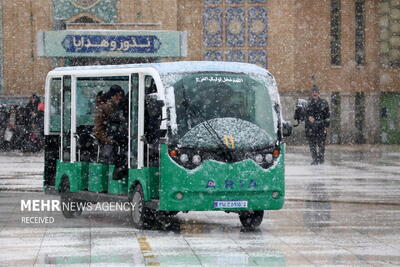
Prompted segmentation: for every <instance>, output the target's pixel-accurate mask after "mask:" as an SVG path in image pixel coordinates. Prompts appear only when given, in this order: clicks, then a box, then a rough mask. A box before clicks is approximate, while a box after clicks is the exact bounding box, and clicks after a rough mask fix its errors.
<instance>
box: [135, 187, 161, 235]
mask: <svg viewBox="0 0 400 267" xmlns="http://www.w3.org/2000/svg"><path fill="white" fill-rule="evenodd" d="M143 202H144V200H143V189H142V186H141V185H140V184H138V185H136V187H135V189H134V190H133V193H132V199H131V205H132V208H131V221H132V224H133V226H134V227H135V228H137V229H145V228H149V227H150V226H152V225H153V223H154V221H155V218H154V214H153V213H152V212H151V210H150V209H148V208H146V207H144V203H143Z"/></svg>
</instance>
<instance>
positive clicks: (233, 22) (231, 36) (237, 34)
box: [226, 7, 245, 46]
mask: <svg viewBox="0 0 400 267" xmlns="http://www.w3.org/2000/svg"><path fill="white" fill-rule="evenodd" d="M244 26H245V21H244V9H243V8H240V7H230V8H227V10H226V44H227V45H228V46H244V33H245V30H244Z"/></svg>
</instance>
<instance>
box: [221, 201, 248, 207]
mask: <svg viewBox="0 0 400 267" xmlns="http://www.w3.org/2000/svg"><path fill="white" fill-rule="evenodd" d="M214 208H215V209H235V208H247V200H220V201H214Z"/></svg>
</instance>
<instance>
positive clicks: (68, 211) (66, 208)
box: [60, 177, 82, 219]
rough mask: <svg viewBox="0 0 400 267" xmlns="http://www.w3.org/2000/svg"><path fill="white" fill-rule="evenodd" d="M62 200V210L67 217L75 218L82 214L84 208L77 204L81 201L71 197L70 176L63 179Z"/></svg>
mask: <svg viewBox="0 0 400 267" xmlns="http://www.w3.org/2000/svg"><path fill="white" fill-rule="evenodd" d="M60 202H61V212H62V214H63V215H64V217H65V218H67V219H69V218H74V217H78V216H80V215H81V214H82V209H81V208H78V205H77V204H78V202H79V201H77V200H75V199H73V198H72V197H71V190H70V184H69V180H68V177H64V178H63V179H62V181H61V192H60Z"/></svg>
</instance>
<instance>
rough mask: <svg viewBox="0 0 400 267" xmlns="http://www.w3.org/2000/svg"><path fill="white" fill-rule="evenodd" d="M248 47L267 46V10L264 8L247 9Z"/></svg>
mask: <svg viewBox="0 0 400 267" xmlns="http://www.w3.org/2000/svg"><path fill="white" fill-rule="evenodd" d="M248 16H249V18H248V22H249V28H248V35H249V43H248V45H249V46H265V45H266V44H267V23H268V21H267V10H266V8H264V7H249V9H248Z"/></svg>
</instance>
